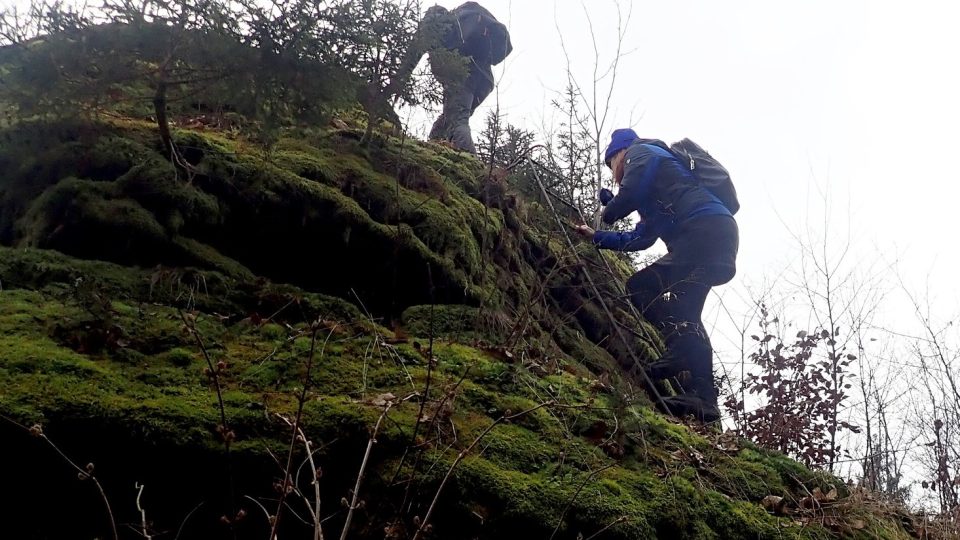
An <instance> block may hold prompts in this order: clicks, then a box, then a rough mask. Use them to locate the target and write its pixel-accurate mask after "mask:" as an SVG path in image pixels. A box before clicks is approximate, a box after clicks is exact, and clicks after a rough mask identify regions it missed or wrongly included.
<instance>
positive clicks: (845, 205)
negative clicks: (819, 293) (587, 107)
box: [412, 0, 960, 313]
mask: <svg viewBox="0 0 960 540" xmlns="http://www.w3.org/2000/svg"><path fill="white" fill-rule="evenodd" d="M439 3H440V4H441V5H443V6H445V7H448V8H453V7H456V6H457V5H459V4H460V2H459V1H446V0H445V1H441V2H439ZM481 3H482V4H483V5H484V6H485V7H487V8H488V9H490V11H492V12H493V13H494V15H496V16H497V18H498V19H500V20H501V22H504V23H505V24H507V25H508V27H509V28H510V31H511V36H512V40H513V45H514V52H513V54H512V55H511V56H510V57H509V58H508V59H507V61H506V62H504V64H502V65H501V66H498V67H497V68H496V69H498V70H499V71H498V73H499V74H500V80H501V83H500V85H499V106H500V109H501V111H502V112H504V113H506V115H507V120H508V121H509V122H511V123H513V124H517V125H522V126H525V127H528V128H530V129H533V130H535V131H536V130H540V129H541V126H543V125H545V124H550V123H552V122H553V119H552V118H551V114H552V113H551V111H550V105H549V103H550V100H551V99H552V98H553V97H554V96H555V93H556V91H558V90H561V89H562V88H563V86H564V84H565V76H566V75H565V65H566V64H565V60H564V55H563V53H562V51H561V48H560V38H559V35H558V31H557V26H559V27H560V29H562V31H563V36H564V40H565V42H566V44H567V49H568V50H569V51H570V52H571V60H572V62H573V71H574V73H575V75H576V76H577V77H578V79H579V80H580V81H581V83H584V82H586V81H587V80H588V78H589V76H590V73H591V69H592V64H593V51H592V48H591V45H590V37H589V31H588V27H587V24H586V17H585V14H584V13H585V10H586V12H588V13H589V15H590V17H591V19H592V21H593V25H594V28H595V30H596V33H597V37H598V40H599V47H600V53H601V58H604V59H605V60H609V59H610V58H611V57H612V55H613V51H614V50H615V37H616V9H615V5H614V3H613V1H612V0H590V1H589V2H581V1H580V0H555V1H554V2H546V1H542V2H541V1H537V2H533V1H523V0H514V1H511V0H485V1H484V2H481ZM621 8H622V9H623V11H627V10H629V9H631V8H632V19H631V21H630V26H629V32H628V34H627V37H626V42H625V44H624V49H625V50H631V51H633V52H632V53H631V54H630V55H629V56H628V57H627V58H626V59H625V60H624V61H623V62H622V64H621V68H620V73H619V75H618V77H619V78H618V81H617V84H616V88H615V92H614V97H613V107H614V110H615V111H616V112H617V114H615V115H614V118H615V120H613V123H612V124H611V125H610V126H609V130H612V129H614V128H618V127H627V126H628V125H629V127H633V128H634V129H635V130H636V131H637V132H638V133H639V134H640V135H641V136H646V137H653V138H661V139H664V140H667V141H673V140H676V139H679V138H681V137H690V138H692V139H694V140H695V141H697V142H699V143H700V144H701V145H702V146H704V147H705V148H707V149H708V150H709V151H710V152H711V153H712V154H713V155H714V156H715V157H717V158H719V159H720V160H721V161H722V162H723V163H724V164H725V165H726V166H727V168H728V169H729V170H730V171H731V173H732V175H733V178H734V181H735V183H736V186H737V190H738V194H739V196H740V199H741V204H742V209H741V211H740V213H739V214H738V215H737V219H738V222H739V224H740V230H741V251H740V259H739V261H740V274H739V276H738V278H737V283H734V284H732V285H730V286H728V287H737V285H738V283H739V284H740V285H741V286H742V285H743V284H744V283H745V282H759V281H762V280H763V279H764V278H765V277H767V276H769V275H773V274H776V273H778V272H779V271H780V270H782V269H783V268H784V267H786V266H789V265H790V264H791V261H793V260H794V257H795V255H796V253H797V245H796V242H795V241H794V240H792V239H791V236H790V234H789V232H788V231H789V230H790V229H792V230H794V231H798V232H799V231H802V230H803V229H804V223H806V222H807V221H813V222H815V223H820V224H822V215H823V212H822V208H823V204H822V201H821V199H820V197H819V195H818V194H817V193H818V189H826V190H827V191H828V192H829V193H830V196H831V198H832V199H833V207H834V212H833V223H834V225H833V226H832V228H833V230H834V232H833V233H832V234H833V237H834V238H835V239H836V240H839V241H843V240H844V239H845V238H846V235H847V229H848V223H849V225H850V227H849V228H850V233H851V238H852V240H853V242H854V244H855V247H856V248H857V250H858V256H860V257H873V258H877V257H882V258H883V259H884V260H886V261H887V262H890V261H893V260H895V259H896V260H899V268H900V274H902V275H903V276H904V277H905V278H906V280H907V281H908V282H910V283H912V284H915V285H924V286H925V282H926V280H927V279H928V275H929V276H930V277H929V279H930V287H931V289H932V290H933V291H934V292H935V293H936V298H935V300H937V302H938V304H942V308H943V309H944V311H945V312H949V313H953V312H954V311H956V307H957V304H956V299H957V296H958V291H960V287H958V286H957V284H956V282H955V281H954V274H956V270H955V268H954V267H955V266H956V265H957V264H958V262H960V254H958V253H957V250H956V248H955V247H954V245H955V241H954V240H953V235H954V233H955V232H956V231H957V230H958V227H957V226H956V224H955V223H954V221H953V220H954V219H955V218H956V216H957V215H958V213H960V212H958V210H960V208H958V207H957V205H958V201H957V198H958V195H960V186H958V183H960V168H958V167H957V166H955V165H953V164H952V160H953V159H955V157H956V156H957V153H958V150H960V134H958V131H957V126H958V125H960V76H958V70H957V69H956V65H957V62H958V58H957V56H958V53H960V32H957V31H956V25H957V23H958V21H960V4H957V3H954V2H948V1H945V0H941V1H937V0H917V1H914V2H910V3H906V2H901V1H898V2H893V1H887V0H869V1H867V0H846V1H836V0H832V1H831V0H813V1H805V2H770V1H768V0H735V1H725V2H716V1H710V0H674V1H671V2H646V1H635V2H632V3H631V2H630V1H629V0H623V1H622V2H621ZM495 101H496V96H495V95H492V96H491V97H490V98H488V100H487V102H486V103H485V104H484V108H482V109H481V110H479V111H477V113H476V114H475V115H474V117H473V121H472V125H473V128H474V132H475V133H476V132H477V131H479V129H480V127H481V126H482V121H483V117H484V115H485V112H486V111H485V109H487V108H490V107H493V106H495ZM631 112H632V113H633V118H634V120H635V121H634V123H633V124H632V125H630V124H629V122H630V116H631ZM429 120H430V118H425V119H422V120H416V121H415V125H413V126H412V128H413V130H414V131H421V132H422V131H426V130H428V129H429ZM605 137H607V135H605ZM848 216H849V219H848ZM889 279H890V280H893V281H894V283H891V286H894V287H895V286H896V283H895V275H894V274H893V273H891V274H890V275H889Z"/></svg>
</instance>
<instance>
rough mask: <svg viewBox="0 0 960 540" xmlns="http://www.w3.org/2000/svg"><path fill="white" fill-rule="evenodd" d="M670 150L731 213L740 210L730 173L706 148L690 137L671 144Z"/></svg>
mask: <svg viewBox="0 0 960 540" xmlns="http://www.w3.org/2000/svg"><path fill="white" fill-rule="evenodd" d="M670 151H671V152H673V155H675V156H677V159H679V160H680V162H681V163H684V164H686V165H687V166H689V167H690V170H691V171H692V172H693V175H694V176H695V177H696V178H697V180H699V181H700V185H701V186H703V187H705V188H706V189H707V190H708V191H710V193H712V194H713V195H714V196H716V197H717V198H718V199H720V202H722V203H723V205H724V206H726V207H727V210H730V213H731V214H736V213H737V210H740V202H739V201H738V200H737V190H736V189H735V188H734V187H733V180H731V179H730V173H729V172H727V169H725V168H724V167H723V165H721V164H720V162H719V161H717V160H716V159H714V158H713V156H711V155H710V154H709V153H707V151H706V150H704V149H703V148H701V147H700V145H698V144H697V143H695V142H693V141H691V140H690V139H683V140H681V141H678V142H675V143H673V144H671V145H670Z"/></svg>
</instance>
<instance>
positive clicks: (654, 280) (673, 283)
mask: <svg viewBox="0 0 960 540" xmlns="http://www.w3.org/2000/svg"><path fill="white" fill-rule="evenodd" d="M738 244H739V232H738V230H737V224H736V221H734V220H733V218H731V217H729V216H702V217H698V218H694V219H692V220H690V221H689V222H688V223H685V224H683V225H681V227H680V230H679V231H678V232H677V234H676V236H675V237H674V240H671V242H669V243H668V248H669V250H670V252H669V253H668V254H667V255H665V256H663V257H661V258H660V259H658V260H657V261H656V262H654V263H653V264H651V265H650V266H647V267H646V268H644V269H643V270H640V271H639V272H637V273H636V274H634V275H633V276H632V277H631V278H630V279H629V280H628V281H627V291H628V293H629V294H630V300H631V301H632V302H633V304H634V305H635V306H636V307H637V309H639V310H640V312H641V313H642V314H643V315H644V317H645V318H646V319H647V320H648V321H650V323H651V324H653V325H654V326H656V327H657V329H658V330H660V332H661V334H662V335H663V339H664V343H665V345H666V352H665V354H664V356H663V360H666V361H668V362H676V363H677V365H678V366H682V370H689V371H690V374H691V376H692V377H693V378H694V379H701V380H710V381H712V374H713V348H712V347H711V346H710V338H709V337H708V336H707V332H706V330H705V329H704V327H703V322H702V320H701V314H702V312H703V305H704V302H705V301H706V299H707V294H709V293H710V288H711V287H713V286H715V285H721V284H723V283H726V282H728V281H730V280H731V279H733V276H734V274H735V273H736V256H737V248H738Z"/></svg>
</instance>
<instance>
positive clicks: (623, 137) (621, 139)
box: [603, 128, 640, 167]
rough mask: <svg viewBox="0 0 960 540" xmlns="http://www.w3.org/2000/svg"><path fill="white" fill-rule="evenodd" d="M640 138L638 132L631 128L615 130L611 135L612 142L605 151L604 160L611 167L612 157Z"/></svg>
mask: <svg viewBox="0 0 960 540" xmlns="http://www.w3.org/2000/svg"><path fill="white" fill-rule="evenodd" d="M639 138H640V137H638V136H637V134H636V132H634V131H633V130H632V129H630V128H625V129H615V130H613V134H612V135H610V144H609V145H607V151H606V152H604V153H603V162H604V163H606V164H607V166H608V167H609V166H610V159H612V158H613V156H614V155H616V153H617V152H619V151H621V150H623V149H625V148H626V147H628V146H630V144H631V143H632V142H633V141H635V140H637V139H639Z"/></svg>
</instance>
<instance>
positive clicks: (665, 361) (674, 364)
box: [644, 356, 690, 381]
mask: <svg viewBox="0 0 960 540" xmlns="http://www.w3.org/2000/svg"><path fill="white" fill-rule="evenodd" d="M689 370H690V366H688V365H687V362H686V361H684V360H683V359H682V358H676V357H672V356H664V357H662V358H661V359H660V360H657V361H656V362H651V363H650V364H648V365H647V367H645V368H644V371H645V372H646V373H647V377H650V379H651V380H654V381H662V380H663V379H669V378H670V377H676V376H677V375H679V374H680V373H682V372H684V371H689Z"/></svg>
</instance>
